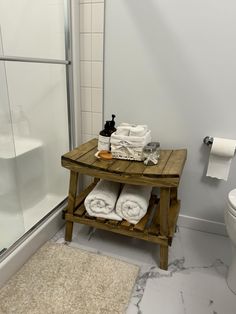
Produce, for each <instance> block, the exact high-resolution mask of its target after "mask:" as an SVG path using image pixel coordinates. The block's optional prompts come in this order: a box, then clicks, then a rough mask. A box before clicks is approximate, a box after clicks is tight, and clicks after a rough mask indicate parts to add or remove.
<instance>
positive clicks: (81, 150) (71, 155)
mask: <svg viewBox="0 0 236 314" xmlns="http://www.w3.org/2000/svg"><path fill="white" fill-rule="evenodd" d="M97 143H98V141H97V139H95V138H93V139H92V140H90V141H88V142H86V143H84V144H81V145H80V146H79V147H76V148H75V149H73V150H71V151H70V152H68V153H66V154H65V155H63V157H64V158H68V159H71V160H76V159H78V158H79V157H81V156H83V155H84V154H85V153H87V152H88V151H90V150H91V149H93V148H94V147H97Z"/></svg>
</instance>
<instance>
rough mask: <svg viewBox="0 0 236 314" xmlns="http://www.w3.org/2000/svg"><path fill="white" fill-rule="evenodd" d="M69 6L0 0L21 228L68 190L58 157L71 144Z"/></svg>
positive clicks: (52, 0)
mask: <svg viewBox="0 0 236 314" xmlns="http://www.w3.org/2000/svg"><path fill="white" fill-rule="evenodd" d="M69 6H70V0H68V1H64V0H42V1H38V0H30V1H28V0H12V1H6V0H0V23H1V28H2V42H3V51H2V53H1V54H0V60H4V64H5V69H6V79H7V88H8V94H9V107H10V116H11V130H12V134H13V140H14V144H15V145H14V149H15V155H14V162H15V172H14V175H15V177H16V186H17V189H18V203H17V206H18V207H19V208H21V210H22V211H21V213H22V217H23V222H24V224H23V227H24V230H23V231H22V232H26V231H28V230H29V229H31V228H32V227H34V226H35V224H37V223H38V222H39V221H40V220H41V219H43V218H44V217H45V216H46V215H47V214H48V213H50V211H51V210H52V209H53V208H55V207H56V206H58V204H60V203H61V202H62V201H63V200H64V199H65V198H66V195H67V186H68V173H67V171H66V170H65V169H63V168H62V167H61V163H60V157H61V155H62V154H63V153H65V151H68V150H69V148H70V146H71V141H70V139H71V125H70V123H69V121H70V117H69V113H70V110H68V108H69V103H68V100H69V99H70V98H69V96H68V95H69V91H68V75H69V74H68V73H69V65H70V60H68V59H70V58H69V57H70V56H69V57H68V54H67V53H66V52H67V49H66V37H65V28H66V27H65V26H68V25H66V24H67V22H68V21H67V18H68V12H66V9H68V8H69ZM13 8H14V10H13ZM68 45H70V43H69V44H68ZM0 62H3V61H0ZM69 134H70V136H69ZM1 211H2V209H1V208H0V215H1ZM8 232H9V233H11V232H12V228H11V229H10V230H9V229H8ZM0 236H1V235H0ZM15 240H17V236H16V237H15Z"/></svg>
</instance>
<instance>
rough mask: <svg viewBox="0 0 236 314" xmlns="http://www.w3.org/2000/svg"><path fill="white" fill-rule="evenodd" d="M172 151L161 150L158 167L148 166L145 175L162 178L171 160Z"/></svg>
mask: <svg viewBox="0 0 236 314" xmlns="http://www.w3.org/2000/svg"><path fill="white" fill-rule="evenodd" d="M171 153H172V150H161V152H160V159H159V160H158V164H157V165H153V166H147V167H146V168H145V170H144V171H143V175H147V176H160V175H162V172H163V169H164V168H165V166H166V164H167V162H168V159H169V158H170V156H171Z"/></svg>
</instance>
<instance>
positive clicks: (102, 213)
mask: <svg viewBox="0 0 236 314" xmlns="http://www.w3.org/2000/svg"><path fill="white" fill-rule="evenodd" d="M119 190H120V184H119V183H116V182H110V181H106V180H100V181H99V182H98V183H97V185H96V186H95V188H94V189H93V190H92V191H91V192H90V193H89V195H88V196H87V197H86V199H85V201H84V206H85V208H86V210H87V212H88V214H89V215H90V216H94V217H100V218H106V219H113V220H122V218H121V217H120V216H118V215H117V214H116V212H115V204H116V201H117V198H118V195H119Z"/></svg>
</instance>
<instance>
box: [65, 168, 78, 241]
mask: <svg viewBox="0 0 236 314" xmlns="http://www.w3.org/2000/svg"><path fill="white" fill-rule="evenodd" d="M78 175H79V174H78V172H74V171H71V172H70V186H69V196H68V207H67V213H68V214H72V215H73V212H74V209H75V201H76V194H77V184H78ZM72 232H73V222H72V221H66V230H65V240H66V241H69V242H70V241H71V240H72Z"/></svg>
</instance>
